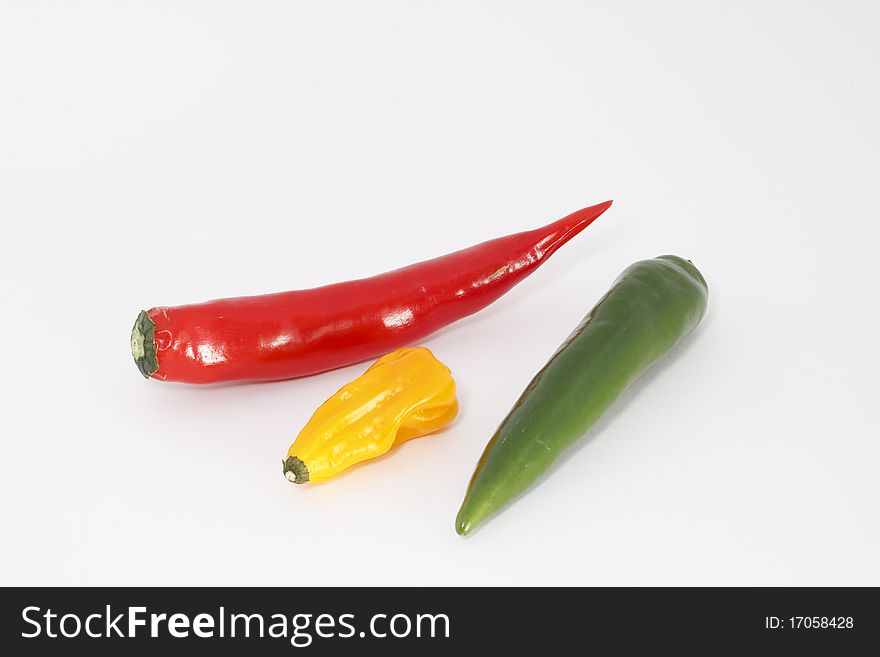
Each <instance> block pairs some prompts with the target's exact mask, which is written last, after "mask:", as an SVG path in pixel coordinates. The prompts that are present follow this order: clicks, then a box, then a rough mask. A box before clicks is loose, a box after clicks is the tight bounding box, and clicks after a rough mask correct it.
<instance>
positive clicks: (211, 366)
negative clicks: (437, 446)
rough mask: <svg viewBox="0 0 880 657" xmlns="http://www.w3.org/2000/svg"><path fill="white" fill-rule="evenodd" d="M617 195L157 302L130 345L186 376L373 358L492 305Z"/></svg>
mask: <svg viewBox="0 0 880 657" xmlns="http://www.w3.org/2000/svg"><path fill="white" fill-rule="evenodd" d="M610 205H611V201H607V202H605V203H600V204H599V205H594V206H592V207H589V208H585V209H583V210H578V211H577V212H575V213H573V214H570V215H568V216H567V217H565V218H563V219H560V220H559V221H556V222H554V223H552V224H550V225H548V226H545V227H544V228H539V229H537V230H532V231H527V232H523V233H517V234H516V235H508V236H507V237H501V238H498V239H495V240H491V241H489V242H484V243H483V244H478V245H476V246H472V247H470V248H468V249H464V250H462V251H456V252H455V253H451V254H449V255H446V256H442V257H440V258H435V259H433V260H426V261H425V262H420V263H417V264H414V265H410V266H409V267H403V268H402V269H396V270H394V271H391V272H388V273H385V274H380V275H378V276H373V277H371V278H364V279H361V280H356V281H348V282H345V283H337V284H335V285H327V286H324V287H318V288H314V289H311V290H296V291H293V292H280V293H276V294H266V295H262V296H251V297H238V298H231V299H219V300H217V301H208V302H206V303H200V304H193V305H187V306H176V307H162V306H160V307H157V308H152V309H151V310H148V311H146V312H141V314H140V316H138V319H137V322H135V326H134V329H133V330H132V339H131V342H132V354H133V355H134V357H135V363H137V366H138V369H140V371H141V373H142V374H143V375H144V376H147V377H153V378H154V379H161V380H163V381H183V382H186V383H215V382H219V381H245V380H249V381H269V380H277V379H290V378H294V377H299V376H306V375H309V374H317V373H318V372H324V371H326V370H330V369H334V368H337V367H342V366H344V365H351V364H352V363H357V362H360V361H364V360H367V359H370V358H375V357H377V356H380V355H382V354H385V353H388V352H390V351H393V350H395V349H398V348H400V347H402V346H405V345H409V344H413V343H416V342H418V341H419V340H421V339H422V338H424V337H425V336H426V335H428V334H430V333H433V332H434V331H436V330H437V329H439V328H441V327H443V326H445V325H447V324H449V323H451V322H454V321H456V320H458V319H461V318H462V317H466V316H468V315H470V314H472V313H475V312H477V311H478V310H480V309H482V308H485V307H486V306H488V305H489V304H490V303H492V302H493V301H495V300H496V299H498V297H500V296H501V295H502V294H504V293H505V292H507V291H508V290H509V289H510V288H512V287H513V286H514V285H516V284H517V283H519V282H520V281H521V280H523V279H524V278H525V277H526V276H528V275H529V274H530V273H531V272H533V271H534V270H535V269H536V268H537V267H538V266H539V265H540V264H541V263H542V262H543V261H544V260H545V259H546V258H547V257H548V256H550V255H551V254H552V253H553V252H554V251H556V249H558V248H559V247H560V246H561V245H563V244H565V242H567V241H568V240H569V239H571V238H572V237H573V236H574V235H576V234H577V233H579V232H580V231H581V230H583V229H584V228H586V227H587V226H589V225H590V224H591V223H592V222H593V220H595V219H596V218H597V217H598V216H599V215H601V214H602V213H603V212H605V210H607V209H608V207H609V206H610Z"/></svg>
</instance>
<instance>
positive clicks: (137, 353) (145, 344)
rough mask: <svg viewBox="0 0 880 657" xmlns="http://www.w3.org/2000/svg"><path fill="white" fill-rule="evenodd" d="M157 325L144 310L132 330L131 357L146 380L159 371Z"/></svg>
mask: <svg viewBox="0 0 880 657" xmlns="http://www.w3.org/2000/svg"><path fill="white" fill-rule="evenodd" d="M155 334H156V323H155V322H154V321H153V320H152V319H150V317H149V316H148V315H147V313H146V311H144V310H142V311H141V314H140V315H138V317H137V319H136V320H135V322H134V327H132V329H131V355H132V357H134V364H135V365H137V368H138V370H139V371H140V373H141V374H143V375H144V377H145V378H147V379H149V378H150V375H151V374H153V372H155V371H156V370H158V369H159V361H158V360H157V359H156V341H155V339H154V337H155Z"/></svg>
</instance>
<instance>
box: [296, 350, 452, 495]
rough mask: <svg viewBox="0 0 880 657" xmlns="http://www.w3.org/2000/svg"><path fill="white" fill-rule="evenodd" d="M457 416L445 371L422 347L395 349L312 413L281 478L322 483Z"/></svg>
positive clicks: (450, 383) (444, 367) (445, 423)
mask: <svg viewBox="0 0 880 657" xmlns="http://www.w3.org/2000/svg"><path fill="white" fill-rule="evenodd" d="M457 413H458V400H457V398H456V395H455V381H454V380H453V378H452V373H451V372H450V371H449V368H448V367H446V365H444V364H443V363H441V362H440V361H439V360H437V358H435V357H434V354H432V353H431V352H430V351H429V350H428V349H426V348H424V347H412V348H407V349H398V350H397V351H394V352H392V353H390V354H387V355H385V356H382V358H380V359H379V360H377V361H376V362H375V363H373V365H371V366H370V368H369V369H368V370H367V371H366V372H365V373H364V374H363V375H362V376H360V377H358V378H357V379H355V380H354V381H352V382H351V383H349V384H347V385H345V386H343V387H342V388H341V389H340V390H338V391H337V392H336V394H335V395H333V396H332V397H331V398H330V399H328V400H327V401H326V402H324V403H323V404H322V405H321V406H320V407H319V408H318V410H317V411H315V413H314V415H312V418H311V419H310V420H309V421H308V424H306V426H305V427H304V428H303V430H302V431H300V433H299V435H298V436H297V437H296V440H295V441H294V442H293V444H292V445H291V446H290V449H289V450H288V452H287V458H286V459H285V460H284V467H283V472H284V476H285V477H286V478H287V479H288V480H289V481H291V482H293V483H296V484H303V483H305V482H307V481H315V482H319V481H326V480H327V479H330V478H331V477H335V476H336V475H338V474H339V473H340V472H342V471H343V470H345V469H347V468H350V467H351V466H353V465H355V464H356V463H360V462H361V461H365V460H367V459H372V458H376V457H377V456H381V455H382V454H384V453H385V452H387V451H388V450H390V449H391V448H392V447H394V446H395V445H399V444H401V443H403V442H406V441H407V440H411V439H413V438H418V437H420V436H424V435H426V434H429V433H433V432H434V431H437V430H439V429H442V428H443V427H445V426H446V425H447V424H449V423H450V422H452V420H454V419H455V416H456V414H457Z"/></svg>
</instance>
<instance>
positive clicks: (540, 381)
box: [455, 255, 708, 535]
mask: <svg viewBox="0 0 880 657" xmlns="http://www.w3.org/2000/svg"><path fill="white" fill-rule="evenodd" d="M707 298H708V287H707V286H706V281H705V279H704V278H703V276H702V275H701V274H700V272H699V271H698V270H697V268H696V267H694V265H693V263H691V262H690V261H689V260H685V259H683V258H679V257H678V256H672V255H665V256H660V257H657V258H653V259H651V260H642V261H640V262H637V263H635V264H633V265H631V266H630V267H628V268H627V269H626V270H625V271H624V272H623V273H622V274H621V275H620V276H619V277H618V278H617V280H616V281H615V282H614V285H613V286H612V287H611V289H610V290H609V291H608V293H607V294H606V295H605V296H604V297H603V298H602V299H601V300H600V301H599V303H598V304H596V307H595V308H593V310H591V311H590V313H589V314H588V315H587V316H586V317H585V318H584V319H583V321H582V322H581V323H580V324H579V325H578V327H577V328H576V329H575V330H574V332H573V333H572V334H571V335H570V336H568V338H567V339H566V340H565V342H564V343H563V344H562V345H561V346H560V347H559V349H557V350H556V353H555V354H553V356H552V357H551V358H550V360H549V361H548V363H547V364H546V365H545V366H544V367H543V369H541V371H540V372H538V373H537V374H536V375H535V377H534V378H533V379H532V381H531V383H529V385H528V387H527V388H526V389H525V391H524V392H523V393H522V395H521V396H520V398H519V399H518V400H517V402H516V404H515V405H514V407H513V409H512V410H511V411H510V413H509V414H508V415H507V417H506V418H505V419H504V421H503V422H502V423H501V426H500V427H498V430H497V431H496V432H495V435H494V436H492V439H491V440H490V441H489V444H488V445H487V446H486V449H485V450H484V452H483V456H482V457H481V458H480V461H479V463H477V468H476V471H475V472H474V475H473V477H472V478H471V482H470V485H469V486H468V489H467V493H466V494H465V498H464V502H462V505H461V509H459V512H458V516H457V518H456V520H455V530H456V531H457V532H458V533H459V534H462V535H465V534H469V533H470V532H471V531H473V529H474V528H475V527H476V526H477V525H479V524H480V523H481V522H483V521H484V520H485V519H486V518H487V517H489V516H490V515H491V514H493V513H494V512H496V511H498V510H499V509H500V508H501V507H502V506H504V505H505V504H506V503H507V502H509V501H510V500H512V499H513V498H514V497H516V496H517V495H519V494H521V493H523V492H524V491H525V490H526V489H527V488H529V486H531V485H532V484H533V483H534V482H535V480H536V479H538V478H539V477H540V476H541V474H542V473H543V472H544V471H545V470H547V468H549V467H550V465H551V464H552V463H553V462H554V461H555V460H556V458H557V457H558V456H559V455H560V454H561V453H562V452H563V451H564V450H565V449H566V448H567V447H568V446H569V445H571V444H572V443H573V442H575V441H576V440H577V439H578V438H580V437H581V436H583V435H584V433H585V432H586V431H587V430H588V429H589V428H590V427H591V426H592V425H593V424H594V423H595V422H596V420H598V419H599V418H600V417H601V415H602V414H603V413H604V412H605V411H606V410H607V409H608V407H609V406H611V404H612V403H613V402H614V401H615V400H616V399H617V398H618V397H619V396H620V394H621V393H622V392H623V391H624V390H625V389H626V388H627V386H629V384H630V383H632V382H633V381H634V380H635V379H636V378H637V377H638V376H639V375H640V374H642V372H644V371H645V370H646V369H647V368H648V367H649V366H650V365H651V364H652V363H654V362H655V361H657V360H658V359H660V358H661V357H662V356H663V355H664V354H666V353H667V352H668V351H669V350H670V349H671V348H672V347H673V346H675V344H676V343H677V342H678V341H679V340H681V339H682V338H683V337H684V336H686V335H687V334H688V333H690V332H691V331H693V330H694V328H696V326H697V324H699V323H700V320H701V319H702V317H703V315H704V314H705V312H706V301H707Z"/></svg>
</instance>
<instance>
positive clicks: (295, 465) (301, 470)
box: [282, 456, 309, 484]
mask: <svg viewBox="0 0 880 657" xmlns="http://www.w3.org/2000/svg"><path fill="white" fill-rule="evenodd" d="M283 463H284V468H283V470H282V471H283V472H284V476H285V478H286V479H287V481H289V482H291V483H294V484H304V483H306V482H307V481H308V480H309V469H308V468H307V467H306V464H305V463H303V462H302V461H301V460H300V459H298V458H297V457H295V456H288V457H287V460H285V461H283Z"/></svg>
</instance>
